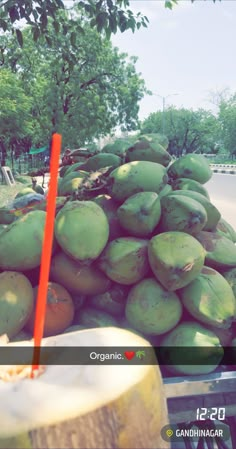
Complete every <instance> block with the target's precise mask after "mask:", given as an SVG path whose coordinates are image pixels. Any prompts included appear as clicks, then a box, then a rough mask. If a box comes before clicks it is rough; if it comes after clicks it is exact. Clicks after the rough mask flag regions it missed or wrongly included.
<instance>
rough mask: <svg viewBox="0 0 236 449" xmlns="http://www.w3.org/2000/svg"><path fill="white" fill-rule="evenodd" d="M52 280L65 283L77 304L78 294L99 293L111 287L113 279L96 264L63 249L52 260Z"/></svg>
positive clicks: (64, 285)
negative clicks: (74, 256) (83, 260)
mask: <svg viewBox="0 0 236 449" xmlns="http://www.w3.org/2000/svg"><path fill="white" fill-rule="evenodd" d="M50 280H52V281H55V282H58V283H60V284H61V285H63V287H65V288H66V289H68V291H69V292H70V294H71V295H72V298H73V300H74V302H75V304H76V300H75V298H74V294H76V295H78V294H79V295H98V294H101V293H105V292H106V291H107V290H109V288H110V287H111V281H110V279H108V277H107V276H106V275H105V274H104V273H103V272H102V271H100V270H99V269H98V268H97V267H96V266H95V265H94V264H90V265H84V264H81V263H80V262H78V261H75V260H73V259H71V258H70V257H68V256H67V255H66V254H65V253H64V252H63V251H61V252H59V253H57V254H56V255H55V256H54V257H53V258H52V261H51V269H50Z"/></svg>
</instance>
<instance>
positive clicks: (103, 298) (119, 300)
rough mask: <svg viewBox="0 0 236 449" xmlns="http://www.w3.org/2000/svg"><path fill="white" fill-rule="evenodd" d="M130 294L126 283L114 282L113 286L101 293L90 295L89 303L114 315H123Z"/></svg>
mask: <svg viewBox="0 0 236 449" xmlns="http://www.w3.org/2000/svg"><path fill="white" fill-rule="evenodd" d="M127 296H128V288H127V287H125V286H124V285H119V284H113V285H112V286H111V288H110V289H109V290H108V291H107V292H105V293H101V294H100V295H94V296H90V297H89V298H88V303H89V305H90V306H91V307H94V308H95V309H99V310H103V311H104V312H107V313H110V314H111V315H113V316H119V315H122V313H123V312H124V310H125V303H126V300H127Z"/></svg>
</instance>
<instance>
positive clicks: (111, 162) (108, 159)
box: [83, 153, 122, 171]
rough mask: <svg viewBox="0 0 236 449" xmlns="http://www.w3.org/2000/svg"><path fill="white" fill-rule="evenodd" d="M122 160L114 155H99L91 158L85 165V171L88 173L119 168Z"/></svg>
mask: <svg viewBox="0 0 236 449" xmlns="http://www.w3.org/2000/svg"><path fill="white" fill-rule="evenodd" d="M121 162H122V160H121V158H120V157H119V156H117V155H116V154H112V153H99V154H96V155H95V156H92V157H90V158H89V159H88V160H87V161H86V162H85V163H84V164H83V169H84V170H87V171H97V170H99V168H103V167H114V168H116V167H119V165H121Z"/></svg>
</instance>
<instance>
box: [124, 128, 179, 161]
mask: <svg viewBox="0 0 236 449" xmlns="http://www.w3.org/2000/svg"><path fill="white" fill-rule="evenodd" d="M126 157H127V162H131V161H151V162H157V163H158V164H161V165H164V167H167V165H169V163H170V161H171V156H170V154H169V153H168V152H167V151H166V150H165V148H164V147H163V146H162V145H161V144H160V143H159V140H158V138H155V134H146V135H141V136H140V137H139V138H138V139H137V140H136V142H134V144H133V145H132V146H131V147H129V148H128V150H127V152H126Z"/></svg>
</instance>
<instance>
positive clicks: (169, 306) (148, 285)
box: [125, 278, 182, 335]
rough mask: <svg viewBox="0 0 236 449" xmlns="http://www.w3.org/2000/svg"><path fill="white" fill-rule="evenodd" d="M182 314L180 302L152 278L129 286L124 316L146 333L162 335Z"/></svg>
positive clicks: (172, 326) (172, 293)
mask: <svg viewBox="0 0 236 449" xmlns="http://www.w3.org/2000/svg"><path fill="white" fill-rule="evenodd" d="M181 315H182V305H181V302H180V300H179V298H178V296H177V294H176V293H174V292H168V291H167V290H165V289H164V287H162V285H160V284H159V282H157V281H156V279H154V278H147V279H143V280H142V281H140V282H139V283H137V284H136V285H135V286H134V287H132V288H131V290H130V292H129V295H128V299H127V303H126V308H125V316H126V318H127V320H128V322H129V323H130V325H131V326H132V327H134V328H135V329H137V330H138V331H140V332H143V333H145V334H148V335H162V334H164V333H166V332H168V331H170V330H171V329H173V328H174V327H175V326H176V325H177V323H178V322H179V320H180V318H181Z"/></svg>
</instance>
